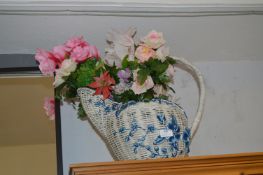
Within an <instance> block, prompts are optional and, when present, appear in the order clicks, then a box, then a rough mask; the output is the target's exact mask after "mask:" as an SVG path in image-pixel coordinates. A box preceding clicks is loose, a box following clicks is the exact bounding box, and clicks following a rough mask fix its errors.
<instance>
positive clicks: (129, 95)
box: [112, 90, 140, 103]
mask: <svg viewBox="0 0 263 175" xmlns="http://www.w3.org/2000/svg"><path fill="white" fill-rule="evenodd" d="M112 96H113V99H114V101H116V102H122V103H126V102H128V101H130V100H134V101H139V97H140V95H137V94H134V92H133V91H132V90H128V91H125V92H123V93H121V94H114V93H113V94H112Z"/></svg>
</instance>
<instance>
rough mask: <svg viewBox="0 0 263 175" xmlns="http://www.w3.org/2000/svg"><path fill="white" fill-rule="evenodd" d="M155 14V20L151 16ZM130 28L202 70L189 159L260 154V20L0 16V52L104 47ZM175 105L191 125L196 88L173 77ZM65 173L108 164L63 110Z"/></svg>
mask: <svg viewBox="0 0 263 175" xmlns="http://www.w3.org/2000/svg"><path fill="white" fill-rule="evenodd" d="M157 16H158V15H157ZM129 26H136V27H137V29H138V31H139V32H138V35H139V36H142V35H144V34H146V33H147V31H149V30H151V29H156V30H159V31H162V32H164V34H165V37H166V39H167V43H168V45H169V46H170V47H171V50H172V52H173V54H176V55H177V56H183V57H185V58H187V59H189V60H190V61H192V62H194V63H195V64H196V65H197V67H198V68H199V69H200V70H201V72H203V74H204V77H205V81H206V87H207V101H206V108H205V115H204V118H203V121H202V123H201V126H200V129H199V131H198V133H197V135H196V138H195V139H194V141H193V143H192V146H191V151H192V152H191V155H207V154H223V153H236V152H250V151H263V135H262V134H261V133H262V132H263V130H262V128H261V124H262V123H263V116H262V113H263V108H262V107H263V100H262V99H263V93H262V92H261V90H262V89H263V76H262V75H263V59H262V57H263V17H262V16H261V15H245V16H201V17H196V16H195V17H176V16H170V17H167V16H166V17H132V16H126V17H123V16H96V15H94V16H92V15H68V16H61V15H55V16H52V15H34V16H32V15H20V16H18V15H0V53H33V52H34V50H35V49H36V48H37V47H41V48H46V49H50V48H51V47H52V46H54V45H56V44H59V43H62V42H64V41H65V40H66V39H67V38H69V37H70V36H72V35H84V36H85V37H86V38H87V39H88V41H89V42H90V43H92V44H95V45H97V46H98V47H99V48H100V50H101V52H103V48H104V47H105V35H106V32H107V31H108V30H109V29H110V28H117V29H126V28H128V27H129ZM177 75H178V76H177V78H176V87H177V89H176V90H177V94H178V97H181V99H180V100H179V103H180V104H181V105H182V106H183V107H184V108H185V110H186V112H187V113H188V115H189V117H190V119H192V118H193V114H194V111H195V109H196V101H197V95H196V93H197V89H196V86H195V84H194V82H193V81H192V79H191V77H189V76H188V75H186V74H185V73H183V72H181V71H178V73H177ZM61 112H62V142H63V161H64V173H65V174H66V173H67V170H68V164H70V163H77V162H92V161H108V160H112V158H111V157H110V155H109V153H108V151H107V150H106V148H105V146H104V145H103V142H102V141H101V140H100V139H99V138H98V136H97V135H96V134H95V133H94V132H93V130H92V129H91V128H90V126H89V125H88V124H87V122H83V121H79V120H78V119H76V113H75V111H74V110H73V109H72V108H71V107H70V106H68V105H64V106H63V107H62V111H61Z"/></svg>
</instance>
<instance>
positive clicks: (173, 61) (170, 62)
mask: <svg viewBox="0 0 263 175" xmlns="http://www.w3.org/2000/svg"><path fill="white" fill-rule="evenodd" d="M165 58H166V61H167V62H168V63H169V64H171V65H173V64H176V60H175V59H174V58H172V57H169V56H167V57H165Z"/></svg>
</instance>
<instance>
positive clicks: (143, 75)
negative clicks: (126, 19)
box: [137, 69, 150, 85]
mask: <svg viewBox="0 0 263 175" xmlns="http://www.w3.org/2000/svg"><path fill="white" fill-rule="evenodd" d="M149 74H150V72H149V70H147V69H140V70H139V71H138V72H137V80H138V82H139V84H140V85H142V84H143V83H144V82H145V80H146V79H147V76H148V75H149Z"/></svg>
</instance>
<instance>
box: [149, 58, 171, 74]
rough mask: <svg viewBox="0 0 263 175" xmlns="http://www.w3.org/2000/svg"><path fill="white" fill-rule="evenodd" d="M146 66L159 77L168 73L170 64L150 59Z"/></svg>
mask: <svg viewBox="0 0 263 175" xmlns="http://www.w3.org/2000/svg"><path fill="white" fill-rule="evenodd" d="M145 65H146V66H147V68H148V69H149V70H150V72H151V74H155V75H159V74H162V73H164V72H165V71H166V69H167V68H168V66H169V63H168V62H167V61H165V62H163V63H162V62H161V61H160V60H158V59H153V58H151V59H149V60H148V61H147V62H145Z"/></svg>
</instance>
